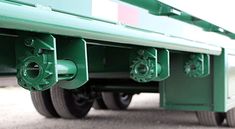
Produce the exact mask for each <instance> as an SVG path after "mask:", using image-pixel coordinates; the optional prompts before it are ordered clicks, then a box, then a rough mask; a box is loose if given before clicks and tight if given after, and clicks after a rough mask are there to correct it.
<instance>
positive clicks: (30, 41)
mask: <svg viewBox="0 0 235 129" xmlns="http://www.w3.org/2000/svg"><path fill="white" fill-rule="evenodd" d="M33 43H34V39H31V38H29V39H26V40H25V45H26V46H28V47H30V46H32V45H33Z"/></svg>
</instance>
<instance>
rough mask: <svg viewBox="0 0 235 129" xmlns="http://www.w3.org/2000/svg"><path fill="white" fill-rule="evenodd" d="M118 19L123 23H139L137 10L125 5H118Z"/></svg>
mask: <svg viewBox="0 0 235 129" xmlns="http://www.w3.org/2000/svg"><path fill="white" fill-rule="evenodd" d="M118 20H119V21H120V22H121V23H123V24H128V25H138V23H139V13H138V10H137V9H135V8H131V7H129V6H126V5H119V6H118Z"/></svg>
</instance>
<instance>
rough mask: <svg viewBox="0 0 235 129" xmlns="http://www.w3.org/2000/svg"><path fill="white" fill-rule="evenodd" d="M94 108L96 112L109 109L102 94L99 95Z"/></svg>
mask: <svg viewBox="0 0 235 129" xmlns="http://www.w3.org/2000/svg"><path fill="white" fill-rule="evenodd" d="M93 108H94V109H96V110H106V109H108V108H107V106H106V105H105V103H104V100H103V98H102V95H101V93H97V97H96V99H95V100H94V103H93Z"/></svg>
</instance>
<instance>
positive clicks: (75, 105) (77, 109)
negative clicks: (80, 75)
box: [51, 85, 93, 119]
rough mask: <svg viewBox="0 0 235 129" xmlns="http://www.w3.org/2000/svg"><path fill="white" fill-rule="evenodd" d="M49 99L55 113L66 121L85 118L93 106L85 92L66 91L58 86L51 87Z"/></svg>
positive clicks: (81, 90)
mask: <svg viewBox="0 0 235 129" xmlns="http://www.w3.org/2000/svg"><path fill="white" fill-rule="evenodd" d="M51 99H52V103H53V105H54V107H55V110H56V111H57V113H58V114H59V115H60V116H61V117H63V118H66V119H74V118H83V117H85V116H86V115H87V114H88V112H89V111H90V109H91V107H92V104H93V100H92V99H90V97H89V94H87V93H86V92H85V90H83V89H75V90H66V89H63V88H61V87H59V85H57V86H54V87H52V89H51Z"/></svg>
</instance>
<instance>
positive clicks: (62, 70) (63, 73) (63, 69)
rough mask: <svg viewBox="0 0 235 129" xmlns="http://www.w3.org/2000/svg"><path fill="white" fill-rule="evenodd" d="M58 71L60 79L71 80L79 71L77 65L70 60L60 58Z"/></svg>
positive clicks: (57, 66)
mask: <svg viewBox="0 0 235 129" xmlns="http://www.w3.org/2000/svg"><path fill="white" fill-rule="evenodd" d="M56 68H57V72H58V78H59V80H69V79H72V78H73V77H74V76H75V75H76V72H77V67H76V65H75V64H74V63H73V62H72V61H69V60H58V61H57V65H56Z"/></svg>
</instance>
